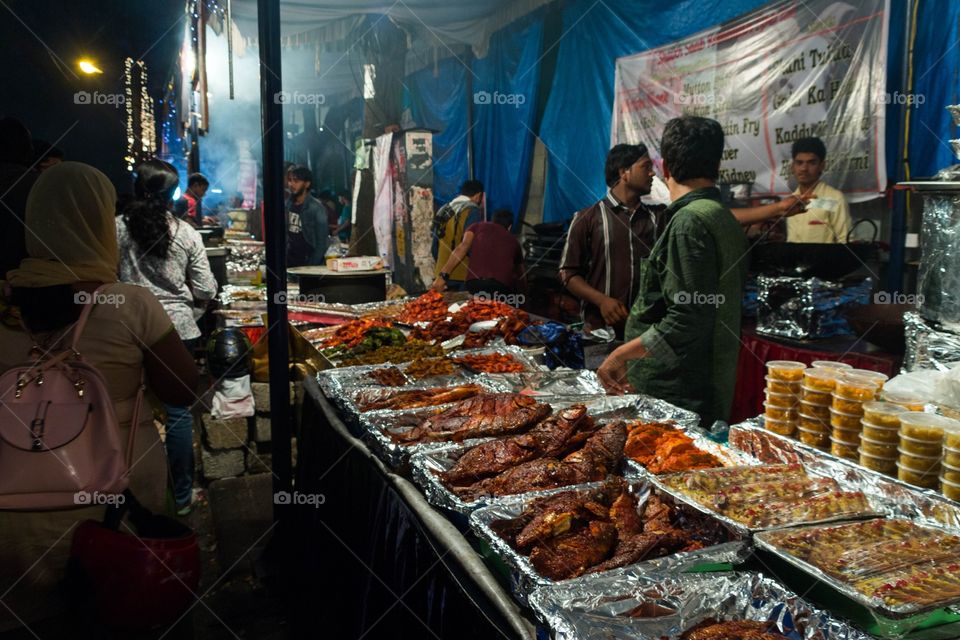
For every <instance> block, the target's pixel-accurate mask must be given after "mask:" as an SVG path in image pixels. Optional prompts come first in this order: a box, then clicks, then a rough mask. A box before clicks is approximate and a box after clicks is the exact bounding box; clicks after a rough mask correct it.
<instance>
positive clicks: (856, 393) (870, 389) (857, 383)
mask: <svg viewBox="0 0 960 640" xmlns="http://www.w3.org/2000/svg"><path fill="white" fill-rule="evenodd" d="M879 390H880V387H879V386H878V385H877V384H876V383H875V382H874V381H873V380H872V379H871V378H865V377H862V376H855V375H853V374H849V373H844V374H842V375H841V376H840V377H839V378H837V387H836V389H834V398H836V397H837V396H841V397H843V398H848V399H851V400H859V401H860V402H866V401H868V400H874V399H876V397H877V392H878V391H879Z"/></svg>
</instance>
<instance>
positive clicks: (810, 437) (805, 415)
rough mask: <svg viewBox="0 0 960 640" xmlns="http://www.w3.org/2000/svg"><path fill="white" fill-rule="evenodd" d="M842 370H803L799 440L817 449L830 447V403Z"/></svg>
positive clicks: (818, 368)
mask: <svg viewBox="0 0 960 640" xmlns="http://www.w3.org/2000/svg"><path fill="white" fill-rule="evenodd" d="M840 374H841V370H840V369H835V368H826V367H814V368H812V369H807V370H805V371H804V372H803V385H802V386H801V387H800V389H801V394H800V413H799V415H800V425H799V427H798V434H799V440H800V442H802V443H804V444H808V445H810V446H813V447H817V448H818V449H823V450H826V449H828V448H829V447H830V402H831V401H832V394H833V390H834V389H835V388H836V385H837V377H838V376H839V375H840Z"/></svg>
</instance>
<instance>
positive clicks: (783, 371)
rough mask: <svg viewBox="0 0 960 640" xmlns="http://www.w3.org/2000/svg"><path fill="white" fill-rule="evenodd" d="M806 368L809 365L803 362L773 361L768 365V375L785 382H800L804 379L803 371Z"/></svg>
mask: <svg viewBox="0 0 960 640" xmlns="http://www.w3.org/2000/svg"><path fill="white" fill-rule="evenodd" d="M806 368H807V365H805V364H804V363H802V362H795V361H793V360H771V361H770V362H768V363H767V375H768V376H769V377H771V378H773V379H775V380H782V381H784V382H799V381H800V380H802V379H803V370H804V369H806Z"/></svg>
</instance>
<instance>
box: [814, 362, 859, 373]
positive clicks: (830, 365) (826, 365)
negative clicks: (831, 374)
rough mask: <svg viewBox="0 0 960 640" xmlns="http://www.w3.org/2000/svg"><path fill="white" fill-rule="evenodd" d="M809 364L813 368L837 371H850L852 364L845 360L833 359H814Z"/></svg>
mask: <svg viewBox="0 0 960 640" xmlns="http://www.w3.org/2000/svg"><path fill="white" fill-rule="evenodd" d="M810 366H811V367H813V368H815V369H835V370H837V371H850V370H851V369H853V366H851V365H849V364H847V363H846V362H835V361H833V360H814V361H813V362H811V363H810Z"/></svg>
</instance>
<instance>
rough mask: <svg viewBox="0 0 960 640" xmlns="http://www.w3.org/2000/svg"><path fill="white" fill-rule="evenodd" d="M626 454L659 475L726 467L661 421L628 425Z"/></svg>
mask: <svg viewBox="0 0 960 640" xmlns="http://www.w3.org/2000/svg"><path fill="white" fill-rule="evenodd" d="M627 430H628V435H627V443H626V445H624V454H625V455H626V456H627V457H629V458H630V459H631V460H635V461H637V462H639V463H640V464H642V465H643V466H644V467H646V468H647V470H648V471H649V472H650V473H654V474H657V475H660V474H664V473H674V472H677V471H688V470H691V469H709V468H713V467H720V466H723V463H722V462H721V461H720V460H719V459H718V458H717V457H716V456H714V455H712V454H710V453H707V452H706V451H703V450H701V449H699V448H698V447H697V446H696V445H695V444H693V439H692V438H691V437H690V436H688V435H687V434H685V433H683V432H682V431H680V430H679V429H677V428H676V427H673V426H671V425H667V424H662V423H658V422H640V423H637V422H634V423H630V424H629V425H627Z"/></svg>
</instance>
